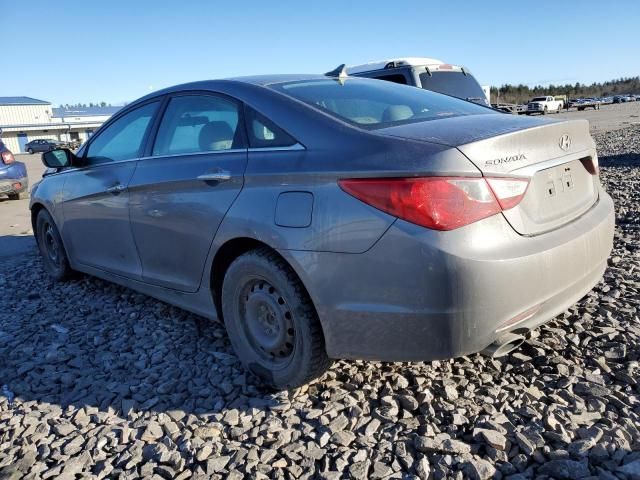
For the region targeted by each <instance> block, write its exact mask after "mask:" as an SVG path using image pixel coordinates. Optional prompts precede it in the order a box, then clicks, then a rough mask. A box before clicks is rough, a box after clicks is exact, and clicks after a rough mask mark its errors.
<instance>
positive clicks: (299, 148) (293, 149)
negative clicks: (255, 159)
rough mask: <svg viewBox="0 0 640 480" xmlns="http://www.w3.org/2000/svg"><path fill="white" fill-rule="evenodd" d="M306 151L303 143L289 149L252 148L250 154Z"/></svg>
mask: <svg viewBox="0 0 640 480" xmlns="http://www.w3.org/2000/svg"><path fill="white" fill-rule="evenodd" d="M300 150H306V148H305V147H304V145H302V144H301V143H294V144H293V145H289V146H288V147H251V148H249V151H250V152H288V151H300Z"/></svg>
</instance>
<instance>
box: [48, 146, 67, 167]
mask: <svg viewBox="0 0 640 480" xmlns="http://www.w3.org/2000/svg"><path fill="white" fill-rule="evenodd" d="M73 157H74V155H73V153H71V150H69V149H67V148H56V149H55V150H49V151H48V152H45V153H43V154H42V163H44V165H45V166H46V167H49V168H64V167H70V166H71V165H72V163H73Z"/></svg>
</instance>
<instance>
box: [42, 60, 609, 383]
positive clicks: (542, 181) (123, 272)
mask: <svg viewBox="0 0 640 480" xmlns="http://www.w3.org/2000/svg"><path fill="white" fill-rule="evenodd" d="M333 75H335V74H334V73H333V72H332V75H329V76H309V75H306V76H263V77H250V78H239V79H230V80H218V81H205V82H197V83H190V84H186V85H180V86H177V87H173V88H169V89H166V90H163V91H159V92H154V93H153V94H151V95H149V96H146V97H144V98H141V99H140V100H138V101H136V102H134V103H132V104H130V105H128V106H127V107H126V108H123V109H122V110H121V111H120V112H119V113H118V114H117V115H115V116H114V117H113V118H111V119H110V120H109V121H108V122H107V123H106V124H105V125H103V126H102V127H101V128H100V130H99V131H98V132H96V134H95V135H94V136H93V137H92V138H91V139H90V141H89V142H87V143H86V144H85V145H83V147H82V148H81V149H80V150H79V151H78V152H77V153H76V154H73V153H71V152H70V151H68V150H62V149H58V150H54V151H52V152H49V153H46V154H44V155H43V160H44V161H45V163H46V165H47V166H48V167H50V170H48V174H47V175H46V176H45V177H44V178H43V180H42V181H41V182H39V183H38V184H37V185H36V186H34V187H33V190H32V193H31V212H32V218H33V231H34V234H35V236H36V239H37V242H38V245H39V248H40V252H41V254H42V257H43V260H44V265H45V267H46V269H47V270H48V271H49V273H50V274H51V275H52V276H53V277H54V278H55V279H57V280H64V279H67V278H69V277H71V276H72V275H73V274H74V272H78V271H79V272H85V273H88V274H91V275H95V276H97V277H101V278H103V279H107V280H110V281H113V282H116V283H119V284H122V285H125V286H128V287H131V288H133V289H135V290H138V291H140V292H144V293H146V294H149V295H152V296H154V297H156V298H159V299H161V300H164V301H166V302H169V303H172V304H174V305H177V306H180V307H182V308H185V309H187V310H190V311H192V312H195V313H197V314H200V315H202V316H205V317H209V318H211V319H216V318H217V319H221V320H223V321H224V324H225V325H226V328H227V331H228V333H229V338H230V340H231V343H232V345H233V347H234V349H235V351H236V353H237V355H238V357H239V358H240V359H241V360H242V362H243V363H244V364H245V365H246V367H247V369H248V370H250V371H251V372H253V373H254V374H255V375H256V376H257V377H259V378H260V379H261V380H262V381H263V382H264V383H266V384H267V385H270V386H273V387H275V388H292V387H296V386H299V385H302V384H304V383H306V382H309V381H310V380H312V379H313V378H315V377H317V376H319V375H321V374H322V373H323V372H324V371H325V370H326V369H327V368H328V366H329V364H330V360H331V359H336V358H349V359H371V360H384V361H420V360H432V359H443V358H450V357H456V356H460V355H466V354H470V353H473V352H478V351H484V352H485V353H486V354H489V355H504V354H506V353H508V352H509V351H511V350H512V349H514V348H516V347H517V346H518V345H519V344H520V343H521V342H522V341H523V339H524V337H523V336H524V335H525V334H526V332H527V331H529V330H530V329H533V328H535V327H537V326H538V325H540V324H542V323H544V322H546V321H548V320H549V319H551V318H553V317H554V316H555V315H557V314H558V313H560V312H562V311H563V310H565V309H566V308H567V307H569V306H570V305H572V304H573V303H574V302H575V301H577V300H578V299H579V298H581V297H582V296H583V295H585V294H586V293H587V292H588V291H589V290H590V289H591V288H592V287H593V286H594V285H595V284H596V283H597V282H598V280H599V279H600V277H601V276H602V274H603V271H604V269H605V267H606V264H607V258H608V255H609V253H610V251H611V248H612V241H613V225H614V214H613V203H612V201H611V198H610V197H609V195H607V194H606V193H605V192H604V190H603V189H602V187H601V185H600V181H599V177H598V157H597V154H596V151H595V146H594V142H593V140H592V139H591V137H590V135H589V129H588V124H587V122H586V121H583V120H572V121H550V120H546V119H535V118H519V117H514V116H512V115H505V114H501V113H496V112H495V111H494V110H491V109H488V108H485V107H482V106H479V105H474V104H471V103H468V102H464V101H462V100H458V99H455V98H451V97H448V96H443V95H440V94H437V93H433V92H429V91H426V90H422V89H417V88H412V87H407V86H403V85H398V84H394V83H389V82H381V81H378V80H369V79H360V78H350V77H346V78H345V77H344V76H343V75H339V76H333Z"/></svg>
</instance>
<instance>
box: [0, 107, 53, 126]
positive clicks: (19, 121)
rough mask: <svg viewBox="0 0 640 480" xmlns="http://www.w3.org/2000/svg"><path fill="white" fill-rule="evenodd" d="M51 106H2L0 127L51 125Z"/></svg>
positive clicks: (0, 108) (0, 109)
mask: <svg viewBox="0 0 640 480" xmlns="http://www.w3.org/2000/svg"><path fill="white" fill-rule="evenodd" d="M51 115H52V110H51V105H50V104H49V105H0V125H27V124H38V123H51Z"/></svg>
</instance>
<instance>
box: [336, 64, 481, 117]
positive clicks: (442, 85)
mask: <svg viewBox="0 0 640 480" xmlns="http://www.w3.org/2000/svg"><path fill="white" fill-rule="evenodd" d="M346 73H347V74H348V75H351V76H354V77H367V78H377V79H378V80H387V81H389V82H394V83H401V84H403V85H411V86H413V87H418V88H424V89H425V90H431V91H433V92H438V93H443V94H445V95H449V96H452V97H457V98H461V99H462V100H467V101H469V102H473V103H477V104H480V105H484V106H487V107H488V106H490V104H489V98H488V97H487V94H486V93H485V92H484V90H483V89H482V87H481V86H480V84H479V83H478V81H477V80H476V79H475V78H474V76H473V75H471V72H470V71H469V70H468V69H466V68H464V67H461V66H458V65H452V64H450V63H444V62H443V61H442V60H437V59H435V58H425V57H403V58H390V59H387V60H380V61H376V62H369V63H363V64H362V65H352V66H350V67H347V68H346Z"/></svg>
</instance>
